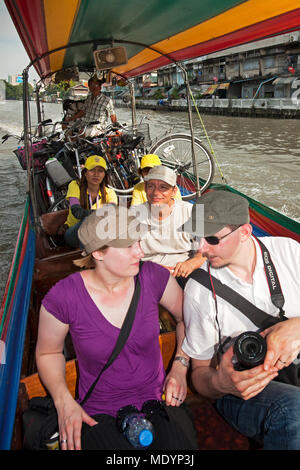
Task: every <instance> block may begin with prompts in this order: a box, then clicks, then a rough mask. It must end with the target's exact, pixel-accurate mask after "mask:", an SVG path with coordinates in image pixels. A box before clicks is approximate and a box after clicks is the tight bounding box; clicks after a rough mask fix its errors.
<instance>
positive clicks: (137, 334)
mask: <svg viewBox="0 0 300 470" xmlns="http://www.w3.org/2000/svg"><path fill="white" fill-rule="evenodd" d="M169 276H170V273H169V271H168V270H167V269H165V268H163V267H162V266H159V265H158V264H155V263H151V262H145V263H143V265H142V268H141V270H140V273H139V279H140V285H141V294H140V299H139V303H138V307H137V310H136V315H135V319H134V323H133V326H132V330H131V332H130V335H129V338H128V339H127V342H126V344H125V346H124V348H123V349H122V351H121V353H120V355H119V356H118V357H117V358H116V359H115V361H114V362H113V364H112V365H111V366H110V367H109V368H108V369H107V370H106V371H104V372H103V374H102V375H101V377H100V379H99V381H98V383H97V385H96V387H95V389H94V390H93V392H92V395H91V396H90V398H89V399H88V401H87V402H86V403H85V405H84V409H85V411H86V412H87V413H88V414H89V415H91V416H92V415H95V414H98V413H106V414H110V415H112V416H115V415H116V413H117V411H118V409H119V408H121V407H122V406H125V405H135V406H137V407H138V408H139V409H140V407H141V405H142V404H143V403H144V401H146V400H151V399H160V398H161V394H162V385H163V381H164V378H165V371H164V367H163V362H162V357H161V351H160V346H159V311H158V302H159V300H160V299H161V297H162V295H163V293H164V290H165V288H166V285H167V282H168V279H169ZM42 304H43V305H44V307H45V308H46V310H47V311H48V312H49V313H51V314H52V315H54V316H55V317H56V318H57V319H58V320H60V321H61V322H63V323H66V324H68V325H69V328H70V333H71V336H72V341H73V345H74V349H75V352H76V356H77V360H78V366H79V386H78V397H79V398H78V400H79V401H80V400H82V399H83V398H84V396H85V394H86V392H87V391H88V389H89V387H90V386H91V384H92V383H93V381H94V380H95V378H96V377H97V376H98V374H99V372H100V370H101V369H102V367H103V366H104V365H105V363H106V361H107V359H108V357H109V355H110V354H111V352H112V350H113V347H114V345H115V343H116V341H117V338H118V334H119V331H120V330H119V328H117V327H115V326H113V325H112V324H111V323H110V322H109V321H108V320H107V319H106V318H105V317H104V316H103V315H102V313H101V312H100V310H99V309H98V308H97V306H96V304H95V303H94V301H93V300H92V298H91V297H90V295H89V293H88V291H87V290H86V287H85V285H84V282H83V279H82V277H81V274H80V273H79V272H76V273H75V274H71V275H70V276H68V277H67V278H65V279H63V280H61V281H59V282H58V283H57V284H55V285H54V286H53V287H52V288H51V289H50V291H49V292H48V293H47V295H46V296H45V297H44V299H43V301H42Z"/></svg>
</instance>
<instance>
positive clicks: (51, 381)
mask: <svg viewBox="0 0 300 470" xmlns="http://www.w3.org/2000/svg"><path fill="white" fill-rule="evenodd" d="M68 330H69V326H68V325H66V324H64V323H62V322H60V321H59V320H57V319H56V318H55V317H54V316H53V315H51V313H49V312H48V311H47V310H46V309H45V307H43V306H42V307H41V310H40V321H39V331H38V340H37V346H36V362H37V368H38V373H39V376H40V379H41V381H42V382H43V384H44V385H45V387H46V388H47V390H48V391H49V393H50V395H51V396H52V398H53V401H54V404H55V407H56V410H57V414H58V425H59V435H60V439H67V443H66V444H63V446H62V448H63V449H66V448H67V449H80V448H81V442H80V437H81V425H82V421H84V422H86V423H87V424H89V425H90V426H92V425H94V424H96V421H94V420H93V419H92V418H90V417H89V416H88V415H87V414H86V413H85V412H84V410H83V409H82V408H81V407H80V406H79V405H78V404H77V403H76V401H75V400H74V399H73V397H72V395H71V393H70V391H69V389H68V387H67V384H66V379H65V368H66V364H65V358H64V355H63V346H64V340H65V337H66V335H67V333H68Z"/></svg>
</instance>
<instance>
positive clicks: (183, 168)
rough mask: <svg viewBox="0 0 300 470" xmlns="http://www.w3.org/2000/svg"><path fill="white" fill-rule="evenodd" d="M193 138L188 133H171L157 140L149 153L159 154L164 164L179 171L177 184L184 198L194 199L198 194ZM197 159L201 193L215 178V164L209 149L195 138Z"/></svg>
mask: <svg viewBox="0 0 300 470" xmlns="http://www.w3.org/2000/svg"><path fill="white" fill-rule="evenodd" d="M191 142H192V138H191V136H190V135H188V134H171V135H169V136H166V137H163V138H162V139H160V140H159V141H158V142H156V143H155V144H154V145H153V146H152V147H151V149H150V150H149V153H155V154H156V155H158V156H159V158H160V160H161V162H162V164H163V165H165V166H168V167H169V168H172V169H173V170H175V171H176V173H177V175H178V176H177V185H178V186H179V188H180V192H181V195H182V199H184V200H185V199H193V198H194V197H195V196H196V186H195V184H196V176H195V170H194V167H193V161H192V148H191V145H192V144H191ZM194 147H195V160H196V167H197V174H198V177H199V182H200V190H201V193H202V192H204V191H205V190H206V189H207V188H208V186H209V185H210V183H211V182H212V180H213V177H214V173H215V165H214V161H213V158H212V156H211V154H210V153H209V151H208V150H207V149H206V148H205V147H204V146H203V145H202V144H201V141H200V140H199V139H198V138H196V137H195V138H194Z"/></svg>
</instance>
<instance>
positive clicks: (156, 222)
mask: <svg viewBox="0 0 300 470" xmlns="http://www.w3.org/2000/svg"><path fill="white" fill-rule="evenodd" d="M145 190H146V194H147V199H148V201H147V202H145V203H144V204H139V205H137V206H131V208H130V212H131V213H133V214H134V215H135V216H136V218H137V219H138V220H139V221H140V222H143V224H144V225H145V224H146V225H147V226H148V230H147V231H146V232H145V233H144V234H143V235H142V240H141V247H142V250H143V251H144V253H145V258H143V259H144V260H145V261H153V262H155V263H158V264H161V265H163V266H165V267H167V268H168V269H169V270H170V272H172V274H173V276H174V277H177V278H178V280H179V278H181V285H183V284H184V279H186V278H187V276H188V275H189V274H190V273H191V272H192V271H194V269H197V268H199V267H200V266H201V265H202V263H203V262H204V258H203V257H202V255H201V253H200V252H197V253H196V255H195V256H193V255H194V251H195V248H196V247H197V244H195V242H194V240H193V237H191V236H190V235H189V234H187V233H184V232H178V228H179V227H181V225H182V224H184V222H185V221H186V220H187V219H189V217H190V214H191V210H192V204H190V203H189V202H184V201H181V200H178V199H174V196H175V194H176V191H177V187H176V173H175V172H174V171H173V170H172V169H170V168H167V167H165V166H163V165H157V166H154V167H153V168H151V169H150V170H149V173H148V174H147V176H145Z"/></svg>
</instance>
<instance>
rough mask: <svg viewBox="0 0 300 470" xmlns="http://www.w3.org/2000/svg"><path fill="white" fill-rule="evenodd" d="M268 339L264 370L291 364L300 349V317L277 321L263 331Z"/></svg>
mask: <svg viewBox="0 0 300 470" xmlns="http://www.w3.org/2000/svg"><path fill="white" fill-rule="evenodd" d="M261 335H262V336H263V337H264V338H265V339H266V341H267V347H268V349H267V354H266V357H265V361H264V370H269V369H270V368H274V367H276V368H277V369H278V370H281V369H283V368H284V367H287V366H289V365H290V364H291V363H292V362H293V361H294V360H295V359H296V357H297V356H298V354H299V351H300V318H299V317H297V318H290V319H289V320H286V321H282V322H279V323H276V325H273V326H271V327H270V328H267V329H266V330H264V331H262V332H261Z"/></svg>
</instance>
